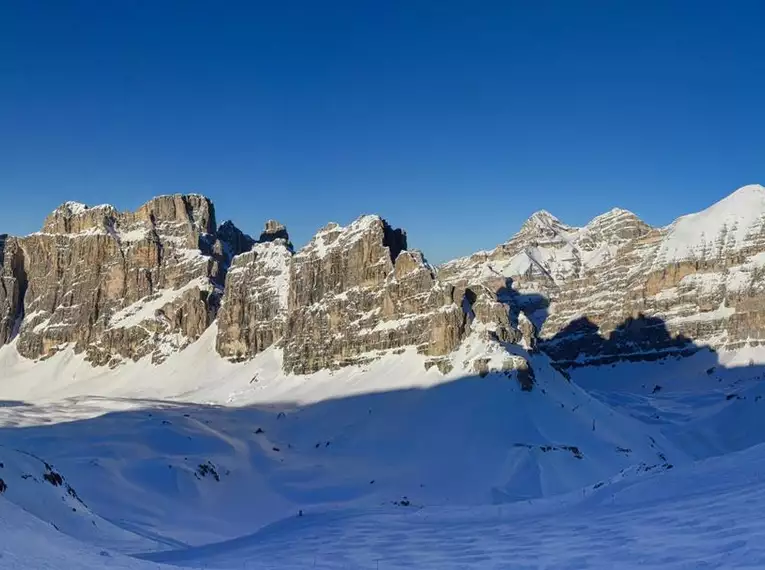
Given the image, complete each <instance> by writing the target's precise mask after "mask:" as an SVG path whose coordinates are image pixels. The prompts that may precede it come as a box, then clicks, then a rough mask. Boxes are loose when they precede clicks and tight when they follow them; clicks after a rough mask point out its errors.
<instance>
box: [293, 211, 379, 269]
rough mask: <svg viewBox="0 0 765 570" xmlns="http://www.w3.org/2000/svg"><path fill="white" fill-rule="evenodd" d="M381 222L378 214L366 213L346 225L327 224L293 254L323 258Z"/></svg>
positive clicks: (344, 246)
mask: <svg viewBox="0 0 765 570" xmlns="http://www.w3.org/2000/svg"><path fill="white" fill-rule="evenodd" d="M381 223H382V219H381V218H380V216H377V215H370V214H367V215H364V216H360V217H359V218H358V219H356V220H355V221H354V222H352V223H351V224H349V225H347V226H340V225H338V224H336V223H330V224H327V225H326V226H325V227H324V228H322V229H321V230H320V231H319V232H318V233H317V234H316V235H315V236H314V238H313V239H312V240H311V241H310V242H309V243H308V245H306V246H305V247H304V248H302V249H301V250H300V251H298V252H297V253H296V254H295V256H296V257H300V256H301V255H315V256H317V257H318V258H319V259H323V258H324V257H326V256H327V255H328V254H329V253H330V252H331V251H333V250H334V249H336V248H338V247H343V248H347V247H348V246H349V245H351V244H352V243H353V242H354V241H356V240H358V239H360V238H361V237H362V236H363V235H364V234H365V233H366V232H368V231H369V230H370V229H371V228H373V227H374V226H375V225H380V224H381ZM329 235H334V236H335V238H334V239H331V240H327V237H328V236H329Z"/></svg>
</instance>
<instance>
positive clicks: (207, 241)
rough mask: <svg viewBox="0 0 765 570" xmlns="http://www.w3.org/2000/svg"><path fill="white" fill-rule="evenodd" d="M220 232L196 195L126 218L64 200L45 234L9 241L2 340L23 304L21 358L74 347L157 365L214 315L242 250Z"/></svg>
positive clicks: (155, 203)
mask: <svg viewBox="0 0 765 570" xmlns="http://www.w3.org/2000/svg"><path fill="white" fill-rule="evenodd" d="M224 230H225V231H224V232H222V237H221V236H219V235H218V232H217V228H216V224H215V211H214V208H213V205H212V203H211V202H210V200H208V199H207V198H205V197H203V196H198V195H174V196H162V197H159V198H155V199H153V200H151V201H149V202H147V203H146V204H144V205H143V206H141V207H140V208H139V209H138V210H137V211H136V212H124V213H121V212H117V210H116V209H115V208H113V207H112V206H96V207H93V208H90V207H87V206H84V205H82V204H78V203H74V202H67V203H66V204H63V205H62V206H61V207H59V208H58V209H56V210H55V211H54V212H53V213H52V214H51V215H50V216H48V218H47V219H46V220H45V223H44V225H43V228H42V231H41V232H39V233H36V234H32V235H29V236H26V237H23V238H14V239H13V242H12V243H13V255H9V249H10V248H9V244H6V246H5V255H4V260H3V264H2V274H3V276H4V278H3V282H4V283H5V287H4V292H3V293H0V295H2V297H0V306H2V307H3V313H2V314H3V321H2V322H3V323H5V324H4V325H3V326H2V329H0V330H2V331H5V332H4V333H3V335H2V337H0V339H2V340H4V341H6V342H7V340H8V339H9V338H10V334H9V333H8V328H9V323H10V322H11V320H12V319H11V317H10V316H9V315H10V314H11V313H13V312H14V310H15V312H16V314H17V315H18V314H19V312H20V311H19V307H18V305H19V304H20V305H21V307H22V311H23V315H24V318H23V322H22V323H21V326H20V327H19V329H18V342H17V348H18V350H19V352H20V353H21V354H22V355H24V356H26V357H29V358H40V357H46V356H50V355H51V354H53V353H54V352H56V351H57V350H58V349H59V348H61V347H63V346H66V345H68V344H70V343H71V344H73V345H74V346H75V349H76V350H77V351H85V352H87V355H88V358H89V359H90V360H91V361H92V362H93V363H94V364H106V363H116V362H117V361H118V360H119V359H121V358H132V359H137V358H140V357H142V356H146V355H148V354H151V355H152V356H153V358H154V360H155V361H159V360H161V359H162V358H164V357H165V356H166V355H167V354H169V353H170V352H172V351H173V350H177V349H179V348H182V347H183V346H185V345H186V344H188V343H189V342H191V341H193V340H194V339H196V338H198V337H199V336H200V335H201V334H202V332H203V331H204V330H205V329H206V328H207V327H208V326H209V325H210V323H211V322H212V320H213V319H214V318H215V314H216V311H217V305H218V299H219V296H220V292H221V290H222V286H223V281H224V279H225V274H226V271H227V268H228V264H229V262H230V258H231V257H232V256H233V255H234V254H236V253H239V250H238V248H239V247H241V246H242V245H241V241H240V242H236V240H234V243H231V242H229V241H227V240H228V239H230V237H231V235H237V236H238V237H240V238H241V235H239V234H241V232H239V234H236V232H234V231H233V229H232V228H230V227H227V228H224ZM241 239H242V240H243V239H244V238H241ZM9 284H10V286H9ZM14 299H15V300H16V301H15V303H16V307H15V309H14V308H13V304H14Z"/></svg>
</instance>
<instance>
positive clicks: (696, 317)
mask: <svg viewBox="0 0 765 570" xmlns="http://www.w3.org/2000/svg"><path fill="white" fill-rule="evenodd" d="M735 314H736V309H734V308H733V307H727V306H726V305H725V301H723V302H722V303H720V306H719V307H717V308H716V309H714V310H713V311H704V312H700V313H694V314H691V315H686V316H682V317H673V318H671V319H669V321H668V323H669V324H672V325H679V324H683V323H698V322H712V321H718V320H721V319H727V318H730V317H732V316H733V315H735Z"/></svg>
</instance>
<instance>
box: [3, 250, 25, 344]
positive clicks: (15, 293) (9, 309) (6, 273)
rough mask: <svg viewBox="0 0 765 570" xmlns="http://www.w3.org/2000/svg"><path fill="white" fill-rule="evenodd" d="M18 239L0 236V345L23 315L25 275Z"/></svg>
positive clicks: (13, 331) (9, 338) (14, 330)
mask: <svg viewBox="0 0 765 570" xmlns="http://www.w3.org/2000/svg"><path fill="white" fill-rule="evenodd" d="M23 261H24V260H23V257H22V255H21V250H20V249H19V244H18V241H17V240H16V239H14V238H9V237H8V236H6V235H3V236H0V345H3V344H5V343H6V342H8V341H9V340H11V338H12V337H13V336H14V335H15V334H16V332H17V330H18V327H19V325H20V324H21V318H22V316H23V311H24V308H23V304H22V299H23V296H24V292H25V290H26V275H25V273H24V263H23Z"/></svg>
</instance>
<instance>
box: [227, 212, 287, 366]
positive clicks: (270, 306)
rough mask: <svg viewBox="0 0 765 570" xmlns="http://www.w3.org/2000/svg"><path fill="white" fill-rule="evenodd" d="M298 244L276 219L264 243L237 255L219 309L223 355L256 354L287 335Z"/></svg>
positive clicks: (234, 357)
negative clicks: (294, 246) (294, 247)
mask: <svg viewBox="0 0 765 570" xmlns="http://www.w3.org/2000/svg"><path fill="white" fill-rule="evenodd" d="M292 254H293V252H292V245H291V244H290V243H289V236H288V235H287V229H286V228H285V227H284V226H282V225H281V224H278V223H277V222H274V221H273V220H270V221H269V222H267V224H266V229H265V231H264V232H263V233H262V234H261V236H260V240H259V242H258V243H256V244H254V245H253V246H252V247H251V249H250V251H248V252H246V253H243V254H242V255H238V256H236V257H235V258H234V260H233V263H232V265H231V268H230V270H229V271H228V275H227V276H226V286H225V291H226V294H225V296H224V300H223V304H222V305H221V309H220V312H219V313H218V336H217V340H216V348H217V350H218V353H219V354H221V355H222V356H225V357H227V358H229V359H231V360H241V359H244V358H250V357H252V356H254V355H255V354H257V353H258V352H261V351H263V350H265V349H266V348H268V347H269V346H271V345H272V344H274V343H275V342H276V341H277V340H279V339H281V338H282V336H283V335H284V329H285V325H286V321H287V300H288V296H289V271H290V262H291V260H292Z"/></svg>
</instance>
